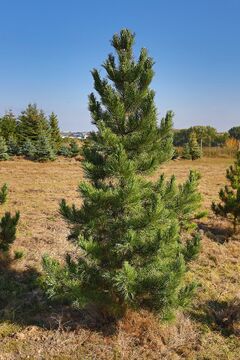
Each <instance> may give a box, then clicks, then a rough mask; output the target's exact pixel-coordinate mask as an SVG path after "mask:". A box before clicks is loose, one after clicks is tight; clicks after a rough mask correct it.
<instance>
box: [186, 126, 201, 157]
mask: <svg viewBox="0 0 240 360" xmlns="http://www.w3.org/2000/svg"><path fill="white" fill-rule="evenodd" d="M189 148H190V154H191V157H192V160H196V159H199V158H200V157H201V156H202V150H201V148H200V146H199V144H198V142H197V135H196V133H195V132H194V131H193V132H191V134H190V136H189Z"/></svg>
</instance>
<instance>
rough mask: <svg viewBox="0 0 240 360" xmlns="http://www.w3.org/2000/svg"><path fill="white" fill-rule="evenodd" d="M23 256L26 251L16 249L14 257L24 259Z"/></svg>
mask: <svg viewBox="0 0 240 360" xmlns="http://www.w3.org/2000/svg"><path fill="white" fill-rule="evenodd" d="M23 257H24V251H22V250H15V251H14V259H15V260H19V259H22V258H23Z"/></svg>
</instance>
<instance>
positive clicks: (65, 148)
mask: <svg viewBox="0 0 240 360" xmlns="http://www.w3.org/2000/svg"><path fill="white" fill-rule="evenodd" d="M58 155H61V156H65V157H70V156H71V153H70V150H69V147H68V146H66V145H62V146H61V147H60V149H59V150H58Z"/></svg>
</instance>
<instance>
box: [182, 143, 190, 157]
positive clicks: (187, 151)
mask: <svg viewBox="0 0 240 360" xmlns="http://www.w3.org/2000/svg"><path fill="white" fill-rule="evenodd" d="M182 157H183V158H184V159H186V160H192V156H191V153H190V146H189V144H188V143H186V144H185V145H184V147H183V152H182Z"/></svg>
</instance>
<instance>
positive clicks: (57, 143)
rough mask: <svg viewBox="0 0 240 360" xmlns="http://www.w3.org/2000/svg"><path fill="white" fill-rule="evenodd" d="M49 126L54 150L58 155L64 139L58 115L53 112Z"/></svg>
mask: <svg viewBox="0 0 240 360" xmlns="http://www.w3.org/2000/svg"><path fill="white" fill-rule="evenodd" d="M49 125H50V135H51V144H52V148H53V149H54V151H55V153H57V152H58V150H59V149H60V147H61V144H62V137H61V133H60V129H59V126H58V118H57V115H55V114H54V113H53V112H52V113H51V115H50V116H49Z"/></svg>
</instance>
